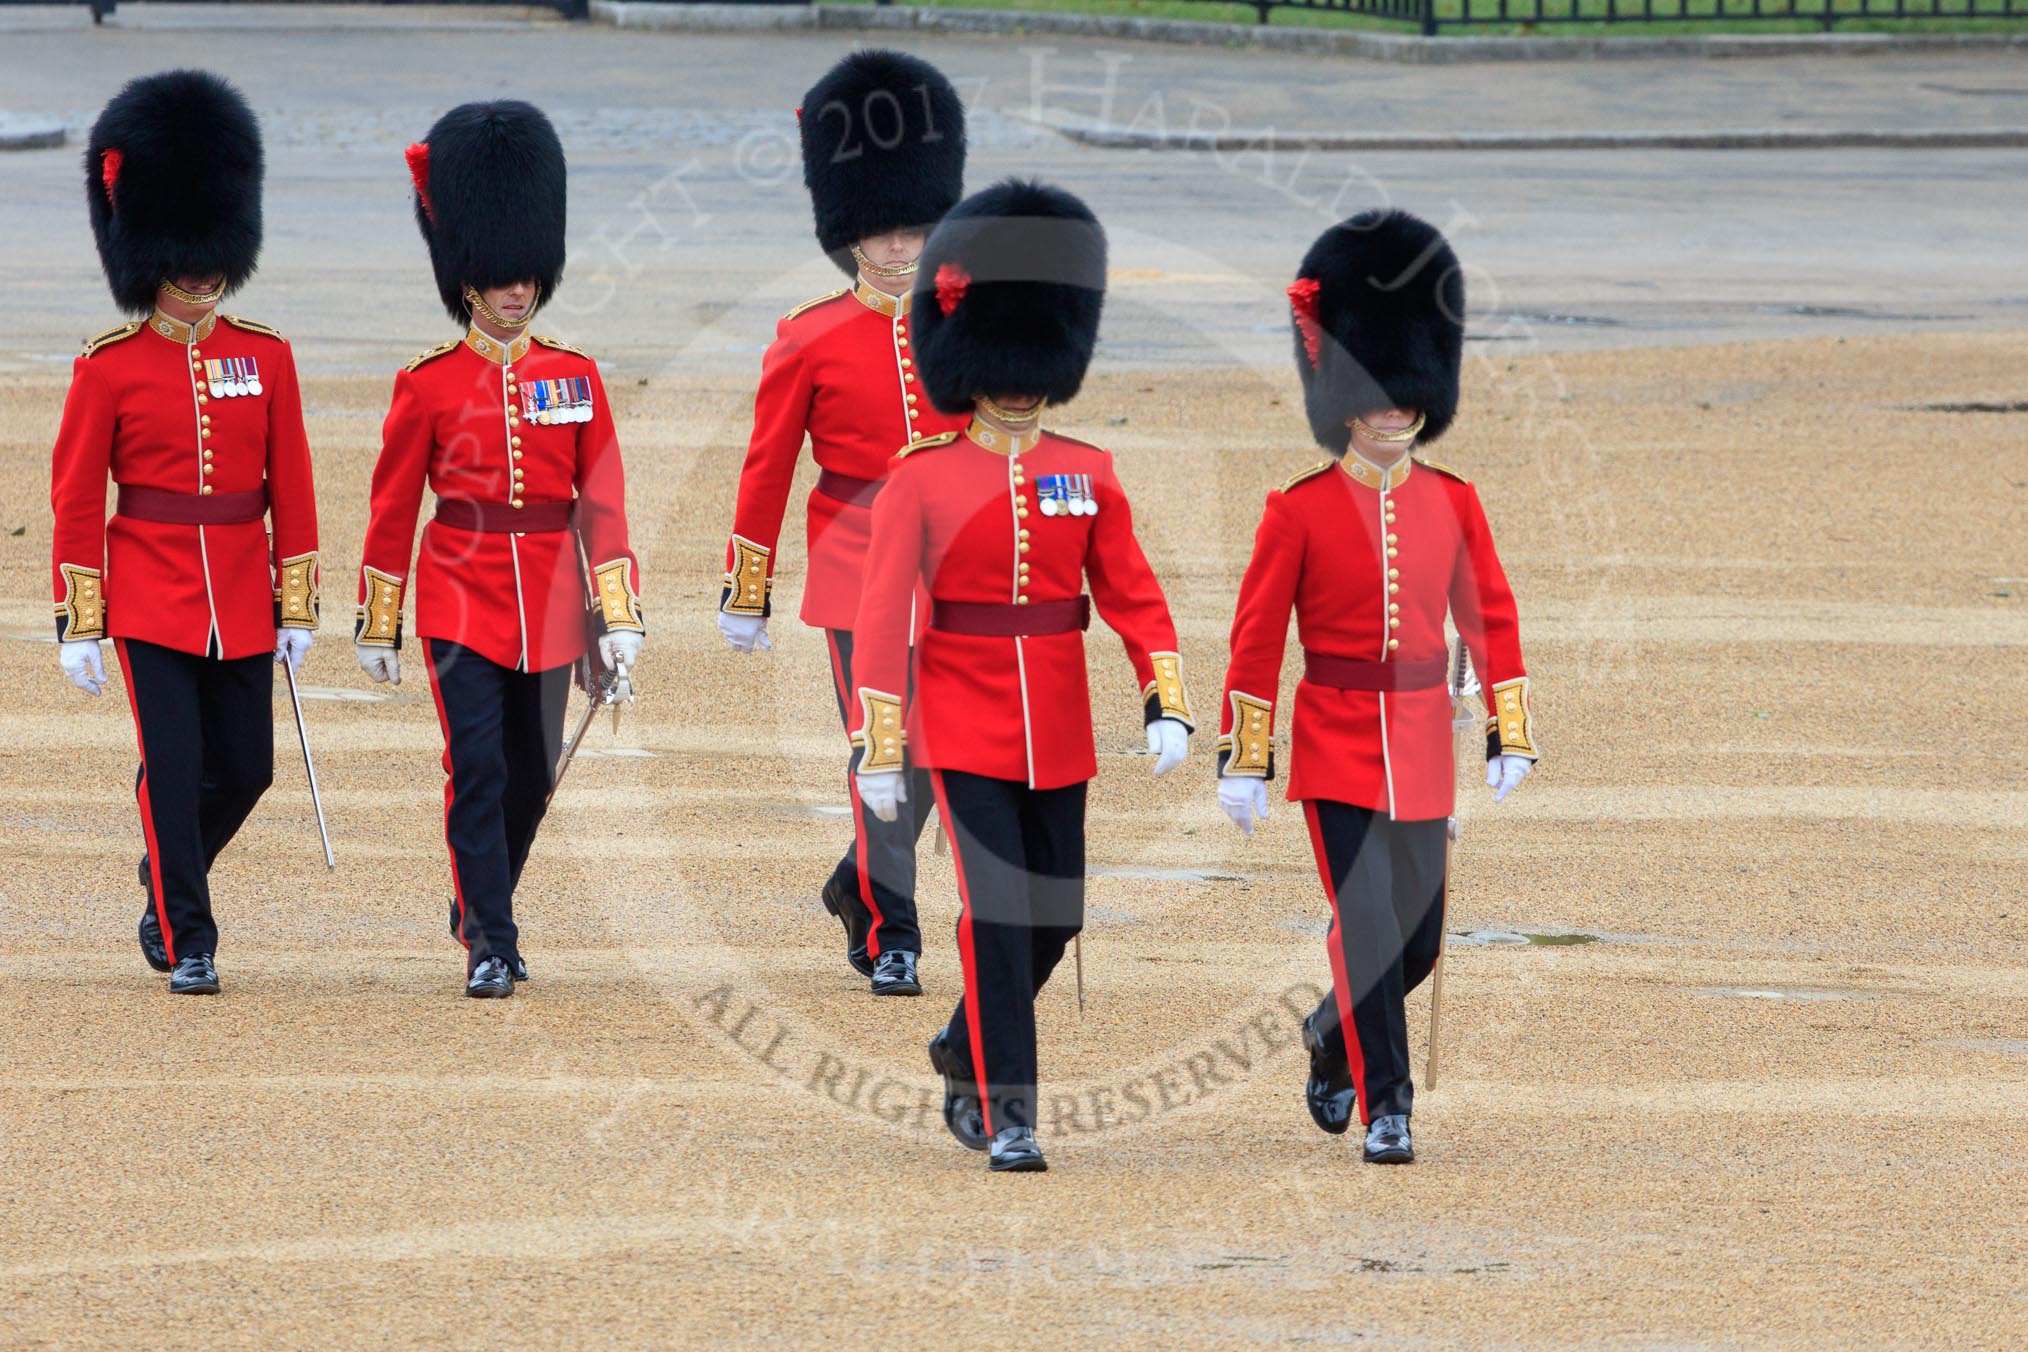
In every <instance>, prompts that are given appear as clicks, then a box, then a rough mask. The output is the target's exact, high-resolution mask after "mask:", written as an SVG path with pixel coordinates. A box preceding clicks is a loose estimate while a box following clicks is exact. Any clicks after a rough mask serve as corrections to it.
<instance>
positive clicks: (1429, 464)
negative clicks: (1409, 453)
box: [1415, 455, 1471, 484]
mask: <svg viewBox="0 0 2028 1352" xmlns="http://www.w3.org/2000/svg"><path fill="white" fill-rule="evenodd" d="M1415 463H1416V464H1418V465H1421V466H1422V467H1423V468H1424V469H1433V470H1435V471H1436V472H1437V473H1439V474H1441V475H1444V476H1445V477H1446V478H1451V479H1456V480H1457V481H1458V482H1459V483H1461V484H1468V483H1470V482H1471V480H1470V479H1467V478H1466V477H1465V476H1464V475H1462V474H1460V473H1458V472H1457V471H1456V470H1454V469H1452V468H1451V467H1450V466H1449V465H1439V464H1438V463H1437V462H1436V461H1434V460H1425V459H1423V458H1422V457H1421V456H1419V455H1418V456H1416V457H1415Z"/></svg>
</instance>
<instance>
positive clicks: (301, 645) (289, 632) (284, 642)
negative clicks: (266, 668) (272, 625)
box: [275, 629, 310, 671]
mask: <svg viewBox="0 0 2028 1352" xmlns="http://www.w3.org/2000/svg"><path fill="white" fill-rule="evenodd" d="M309 654H310V631H309V630H307V629H277V630H275V661H277V662H287V663H288V664H289V670H290V671H300V670H301V669H302V666H303V659H304V658H305V657H307V656H309Z"/></svg>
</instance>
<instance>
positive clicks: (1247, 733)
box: [1218, 690, 1275, 779]
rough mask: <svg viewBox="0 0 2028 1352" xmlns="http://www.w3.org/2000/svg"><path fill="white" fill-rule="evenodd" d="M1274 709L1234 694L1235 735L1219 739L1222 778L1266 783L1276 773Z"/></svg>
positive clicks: (1250, 697)
mask: <svg viewBox="0 0 2028 1352" xmlns="http://www.w3.org/2000/svg"><path fill="white" fill-rule="evenodd" d="M1274 733H1275V706H1274V705H1273V704H1271V703H1269V702H1268V701H1267V700H1264V699H1256V698H1255V697H1254V696H1252V695H1248V694H1245V693H1243V692H1241V691H1238V690H1235V691H1233V692H1232V731H1231V732H1229V733H1227V734H1225V735H1224V736H1223V737H1220V738H1219V739H1218V761H1219V767H1218V772H1219V774H1221V775H1223V776H1226V777H1227V778H1232V779H1266V778H1268V777H1269V776H1270V775H1271V774H1272V773H1273V771H1274V763H1275V762H1274Z"/></svg>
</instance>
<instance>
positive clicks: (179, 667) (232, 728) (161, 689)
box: [114, 638, 275, 962]
mask: <svg viewBox="0 0 2028 1352" xmlns="http://www.w3.org/2000/svg"><path fill="white" fill-rule="evenodd" d="M114 646H115V647H116V648H118V649H119V654H120V670H121V672H122V673H123V674H124V675H125V677H126V681H127V698H128V701H129V702H130V703H131V705H132V706H133V710H134V733H135V736H136V738H137V739H138V740H139V742H140V746H141V773H140V775H139V776H138V778H137V779H136V780H135V783H134V796H135V797H136V798H137V799H138V800H139V802H140V805H141V834H142V838H143V839H144V840H146V842H147V848H148V856H147V867H148V876H149V884H150V886H151V887H152V888H153V889H154V893H155V918H156V919H157V920H159V921H161V922H162V941H163V943H164V944H165V945H166V946H167V948H168V950H169V960H170V961H171V962H175V961H177V960H179V959H182V958H187V957H189V956H190V955H192V954H194V953H216V952H217V951H218V925H217V923H216V922H215V921H214V920H213V919H212V916H211V884H210V881H209V878H208V875H209V874H210V872H211V864H212V861H213V860H215V859H217V858H218V855H219V851H221V850H223V849H224V848H225V847H226V845H227V844H229V843H230V842H231V840H232V838H233V836H234V834H235V833H237V832H238V830H239V828H240V826H241V825H242V824H244V823H245V821H246V819H247V815H248V814H249V813H251V812H252V811H253V809H254V804H255V803H258V802H259V801H260V799H261V795H262V794H263V793H265V792H267V788H268V785H269V784H271V783H273V782H274V777H275V712H274V690H275V659H274V658H273V656H271V655H270V654H268V653H256V654H254V655H253V656H252V657H238V658H234V659H233V660H232V661H230V662H224V661H220V660H218V659H217V658H212V657H200V656H198V655H197V654H196V653H186V652H178V651H177V650H176V649H174V648H164V647H162V646H160V645H159V644H154V643H143V642H142V641H141V640H139V639H130V638H123V639H116V640H114Z"/></svg>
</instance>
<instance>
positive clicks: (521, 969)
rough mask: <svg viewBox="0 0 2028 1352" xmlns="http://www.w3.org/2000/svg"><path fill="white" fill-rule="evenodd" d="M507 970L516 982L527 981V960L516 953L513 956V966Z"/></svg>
mask: <svg viewBox="0 0 2028 1352" xmlns="http://www.w3.org/2000/svg"><path fill="white" fill-rule="evenodd" d="M509 970H510V971H512V972H513V973H514V979H515V980H516V981H526V980H528V959H526V958H524V957H522V956H521V955H520V954H519V953H516V954H515V955H514V965H513V966H512V967H511V968H510V969H509Z"/></svg>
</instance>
